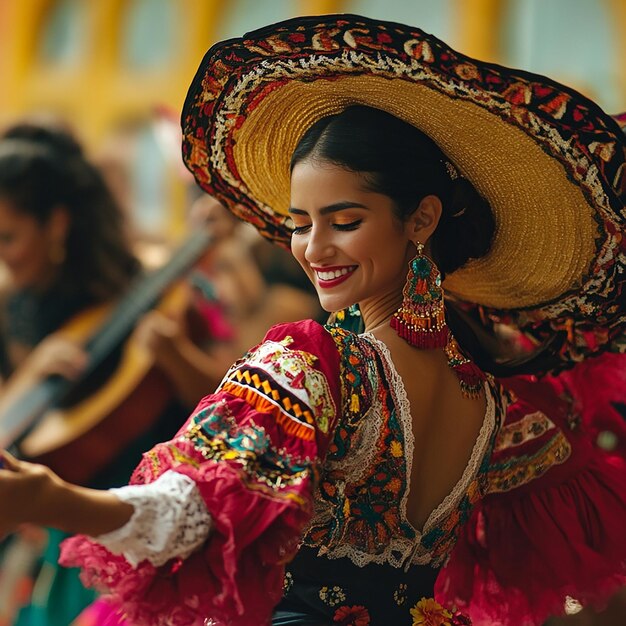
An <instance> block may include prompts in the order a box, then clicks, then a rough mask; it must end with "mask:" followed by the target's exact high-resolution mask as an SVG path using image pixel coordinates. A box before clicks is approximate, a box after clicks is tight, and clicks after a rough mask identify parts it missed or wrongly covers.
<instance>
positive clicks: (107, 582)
mask: <svg viewBox="0 0 626 626" xmlns="http://www.w3.org/2000/svg"><path fill="white" fill-rule="evenodd" d="M185 473H187V474H189V472H185ZM194 480H197V482H198V485H199V487H200V491H201V493H202V496H203V497H204V499H205V502H206V504H207V509H208V511H209V512H210V513H211V516H212V518H213V524H214V527H213V530H212V532H211V537H210V540H209V541H208V542H207V545H206V547H205V549H204V550H202V551H199V552H196V553H194V554H192V555H191V556H190V557H189V558H187V559H186V560H185V561H182V560H175V561H172V562H170V563H169V564H168V565H167V566H164V567H161V568H155V567H154V566H152V565H151V564H150V563H148V562H147V561H144V562H142V563H141V564H140V565H139V566H138V567H137V568H135V569H134V568H132V567H131V566H130V565H129V564H128V562H127V561H126V560H125V559H124V558H123V557H121V556H116V555H112V554H111V553H110V552H108V551H107V550H106V549H104V548H103V547H101V546H99V545H98V544H96V543H94V542H92V541H90V540H88V539H87V538H85V537H80V536H78V537H73V538H71V539H68V540H67V541H66V542H65V543H64V544H63V548H62V563H63V564H64V565H67V566H81V567H82V568H83V571H82V574H81V578H82V580H83V582H84V584H86V585H87V586H89V587H95V588H96V589H100V590H102V591H104V592H107V593H109V594H110V598H111V601H112V603H113V604H114V605H118V606H120V607H123V610H124V615H125V617H126V619H127V620H128V621H129V622H130V623H131V624H133V625H134V626H142V625H144V624H145V625H146V626H203V625H204V620H205V619H206V618H207V617H211V618H212V619H213V620H214V623H215V625H216V626H217V625H218V624H220V625H221V624H224V625H225V624H228V625H229V626H230V625H232V626H248V625H249V624H259V625H263V624H266V623H268V622H269V619H270V616H271V612H272V610H273V607H274V606H275V605H276V604H277V603H278V601H279V600H280V597H281V593H282V581H283V574H284V571H283V570H284V567H283V564H282V562H281V560H282V559H283V558H284V557H285V555H289V556H291V555H292V554H293V550H294V549H295V547H296V541H297V538H298V537H299V535H300V532H301V529H302V526H303V524H304V523H306V521H307V519H308V516H307V515H306V514H305V513H303V512H301V511H299V510H296V509H293V508H291V507H289V505H288V504H283V505H277V503H276V502H275V501H272V500H269V499H267V498H264V497H263V496H262V495H256V494H254V493H252V494H251V493H250V492H249V491H248V490H247V489H246V488H245V486H244V485H243V484H242V482H241V479H240V477H239V476H238V475H237V473H236V472H235V471H233V469H232V468H230V467H227V466H224V465H222V464H219V463H207V464H206V467H202V471H201V476H200V475H198V474H196V475H195V476H194ZM307 487H308V486H307V485H306V484H303V489H307Z"/></svg>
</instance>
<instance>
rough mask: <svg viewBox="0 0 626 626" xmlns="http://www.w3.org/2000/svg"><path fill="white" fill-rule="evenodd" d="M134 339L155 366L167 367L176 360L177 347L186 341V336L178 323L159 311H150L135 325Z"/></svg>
mask: <svg viewBox="0 0 626 626" xmlns="http://www.w3.org/2000/svg"><path fill="white" fill-rule="evenodd" d="M134 338H135V341H137V343H138V344H139V345H140V346H141V347H142V348H143V349H144V350H147V351H148V352H149V353H150V354H151V355H152V357H153V358H154V360H155V361H156V362H157V364H159V365H167V364H168V363H169V362H171V361H172V360H174V359H175V358H176V356H177V345H178V344H179V342H180V341H183V340H184V339H186V335H185V332H184V330H183V327H182V324H181V323H180V322H179V321H177V320H173V319H171V318H169V317H166V316H165V315H163V313H161V312H159V311H150V312H149V313H147V314H146V315H144V317H143V318H142V319H141V320H140V322H139V324H138V325H137V328H136V329H135V337H134Z"/></svg>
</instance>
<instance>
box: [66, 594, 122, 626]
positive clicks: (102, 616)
mask: <svg viewBox="0 0 626 626" xmlns="http://www.w3.org/2000/svg"><path fill="white" fill-rule="evenodd" d="M71 626H132V625H131V624H129V623H128V622H127V621H126V620H124V618H123V617H122V616H121V615H120V611H119V608H116V607H115V606H113V605H112V604H111V603H110V602H109V601H108V600H107V599H106V598H100V599H98V600H96V601H95V602H94V603H93V604H90V605H89V606H88V607H87V608H86V609H85V610H84V611H83V612H82V613H81V614H80V615H79V616H78V617H77V618H76V619H75V620H74V621H73V622H72V624H71Z"/></svg>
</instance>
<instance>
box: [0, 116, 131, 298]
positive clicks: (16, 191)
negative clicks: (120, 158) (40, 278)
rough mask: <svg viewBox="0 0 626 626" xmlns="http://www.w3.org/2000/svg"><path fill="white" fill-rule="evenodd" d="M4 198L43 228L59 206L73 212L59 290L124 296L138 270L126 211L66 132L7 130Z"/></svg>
mask: <svg viewBox="0 0 626 626" xmlns="http://www.w3.org/2000/svg"><path fill="white" fill-rule="evenodd" d="M0 197H2V198H3V199H5V200H6V201H8V202H10V203H11V205H12V206H14V208H15V209H16V210H17V211H20V212H22V213H25V214H28V215H31V216H33V217H34V218H35V219H37V220H38V221H39V223H40V224H42V225H43V224H45V223H46V222H47V221H48V220H49V219H50V216H51V215H52V213H53V211H54V209H55V208H56V207H59V206H63V207H65V208H66V209H67V211H68V212H69V216H70V225H69V231H68V235H67V239H66V241H65V259H64V261H63V263H62V265H61V267H60V270H61V272H60V276H59V280H58V286H59V287H60V288H62V289H68V290H72V291H75V292H81V293H83V294H85V295H86V296H88V297H90V298H91V299H93V300H94V301H103V300H106V299H109V298H111V297H113V296H116V295H118V294H120V293H121V292H122V291H123V290H124V289H125V288H126V287H127V286H128V283H129V281H130V279H131V277H132V276H133V275H134V274H135V273H136V272H137V271H138V269H139V263H138V261H137V259H136V258H135V256H134V254H133V253H132V251H131V249H130V246H129V243H128V241H127V238H126V232H125V227H124V217H123V213H122V210H121V209H120V207H119V206H118V204H117V202H116V201H115V199H114V198H113V195H112V194H111V192H110V190H109V189H108V187H107V185H106V183H105V181H104V178H103V177H102V175H101V173H100V171H99V170H98V169H97V168H96V167H95V166H94V165H92V164H91V163H90V162H89V161H88V160H87V159H86V158H85V156H84V154H83V150H82V148H81V146H80V144H79V143H78V142H77V141H76V140H75V139H74V138H73V137H72V136H71V135H70V134H69V133H67V132H66V131H64V130H62V129H60V128H54V127H46V126H40V125H36V124H20V125H17V126H13V127H12V128H10V129H8V130H7V131H5V133H4V134H3V135H2V137H0Z"/></svg>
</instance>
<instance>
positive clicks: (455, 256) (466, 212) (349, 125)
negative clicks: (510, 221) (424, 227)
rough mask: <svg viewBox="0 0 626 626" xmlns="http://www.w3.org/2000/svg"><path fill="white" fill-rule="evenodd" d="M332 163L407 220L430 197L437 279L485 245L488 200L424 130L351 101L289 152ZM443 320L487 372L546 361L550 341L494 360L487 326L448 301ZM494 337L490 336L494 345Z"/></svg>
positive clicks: (491, 225)
mask: <svg viewBox="0 0 626 626" xmlns="http://www.w3.org/2000/svg"><path fill="white" fill-rule="evenodd" d="M310 159H313V160H316V159H317V160H320V161H328V162H331V163H334V164H336V165H338V166H340V167H344V168H346V169H348V170H350V171H352V172H358V173H359V174H360V175H362V176H363V179H364V181H365V182H366V184H367V185H368V188H369V189H370V190H371V191H374V192H377V193H381V194H384V195H386V196H388V197H389V198H391V199H392V200H393V202H394V207H395V210H396V215H397V217H398V218H399V219H400V220H401V221H405V220H406V219H408V217H409V216H410V215H411V214H412V213H413V212H414V211H415V209H416V208H417V206H418V205H419V203H420V201H421V200H422V198H424V197H425V196H428V195H431V194H432V195H435V196H437V197H438V198H439V199H440V200H441V204H442V214H441V219H440V221H439V225H438V226H437V229H436V230H435V232H434V233H433V235H432V237H431V240H430V248H431V249H430V253H431V256H432V258H433V260H434V261H435V263H436V264H437V265H438V267H439V269H440V271H441V274H442V276H445V275H446V274H449V273H451V272H454V271H455V270H456V269H458V268H460V267H462V266H463V265H464V264H465V263H467V261H469V260H470V259H478V258H480V257H482V256H484V255H485V254H486V253H487V252H488V251H489V248H490V247H491V243H492V240H493V235H494V231H495V221H494V218H493V214H492V212H491V208H490V206H489V203H488V202H487V200H485V198H483V197H482V196H481V195H480V194H479V193H478V191H477V190H476V188H475V187H474V186H473V185H472V183H471V182H470V181H469V180H467V179H466V178H463V177H461V176H459V175H458V173H457V172H456V170H455V168H454V165H453V164H452V163H451V162H450V160H449V159H448V158H447V156H446V155H445V154H444V153H443V151H442V150H441V148H439V146H438V145H437V144H436V143H435V142H434V141H433V140H432V139H431V138H430V137H428V136H427V135H426V134H424V133H423V132H422V131H420V130H419V129H417V128H416V127H414V126H412V125H411V124H409V123H407V122H404V121H403V120H401V119H399V118H397V117H395V116H394V115H391V114H390V113H386V112H385V111H381V110H379V109H374V108H371V107H367V106H351V107H348V108H347V109H345V110H344V111H342V112H341V113H338V114H336V115H330V116H327V117H323V118H322V119H320V120H319V121H317V122H316V123H315V124H313V125H312V126H311V127H310V128H309V129H308V130H307V131H306V132H305V134H304V135H303V137H302V139H301V140H300V142H299V143H298V145H297V147H296V149H295V150H294V152H293V155H292V158H291V169H292V170H293V168H294V167H295V165H296V164H298V163H300V162H302V161H305V160H310ZM446 318H447V321H448V324H449V325H450V327H451V329H452V332H453V333H454V335H455V337H456V338H457V340H458V341H459V342H460V344H461V345H462V346H463V348H464V349H465V350H466V351H467V352H469V353H470V354H471V356H472V358H473V359H474V360H475V361H476V363H477V364H478V365H479V366H480V367H481V368H482V369H483V370H485V371H488V372H492V373H494V374H497V375H499V376H509V375H512V374H518V373H528V372H535V371H538V370H542V371H545V370H546V369H549V367H550V366H551V365H552V364H553V363H552V352H551V351H550V349H549V348H550V347H551V346H544V347H542V348H541V349H539V350H538V351H537V352H536V353H533V354H532V355H530V357H528V358H522V359H515V360H509V361H499V360H496V359H495V358H494V357H493V355H492V354H491V352H490V350H489V348H488V347H487V345H486V344H487V343H488V342H487V341H486V339H487V335H488V333H489V331H488V329H483V328H481V325H480V323H479V322H477V321H476V320H472V319H471V317H470V316H469V315H467V314H465V313H463V311H462V310H461V309H459V308H457V307H455V306H454V304H452V303H448V306H447V308H446ZM495 342H496V339H495V337H493V336H491V337H490V338H489V343H492V344H494V343H495Z"/></svg>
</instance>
